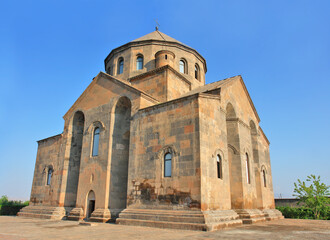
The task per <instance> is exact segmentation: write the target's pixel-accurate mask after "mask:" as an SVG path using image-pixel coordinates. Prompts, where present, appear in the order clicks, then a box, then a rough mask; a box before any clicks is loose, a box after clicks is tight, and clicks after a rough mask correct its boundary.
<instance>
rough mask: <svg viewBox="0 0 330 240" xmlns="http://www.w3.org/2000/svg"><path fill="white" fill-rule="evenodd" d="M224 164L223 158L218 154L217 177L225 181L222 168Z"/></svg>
mask: <svg viewBox="0 0 330 240" xmlns="http://www.w3.org/2000/svg"><path fill="white" fill-rule="evenodd" d="M222 166H223V163H222V158H221V156H220V154H217V177H218V178H219V179H223V174H222V168H223V167H222Z"/></svg>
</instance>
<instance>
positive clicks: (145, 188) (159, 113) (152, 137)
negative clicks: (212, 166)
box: [128, 96, 201, 209]
mask: <svg viewBox="0 0 330 240" xmlns="http://www.w3.org/2000/svg"><path fill="white" fill-rule="evenodd" d="M168 152H170V153H172V156H173V158H172V176H171V177H164V155H165V154H166V153H168ZM200 197H201V196H200V165H199V124H198V100H197V97H196V96H193V97H189V98H184V99H179V100H176V101H172V102H168V103H164V104H159V105H156V106H153V107H149V108H145V109H141V110H140V111H139V112H138V114H137V115H136V116H134V118H133V121H132V123H131V141H130V158H129V175H128V206H129V207H131V208H165V209H191V208H200Z"/></svg>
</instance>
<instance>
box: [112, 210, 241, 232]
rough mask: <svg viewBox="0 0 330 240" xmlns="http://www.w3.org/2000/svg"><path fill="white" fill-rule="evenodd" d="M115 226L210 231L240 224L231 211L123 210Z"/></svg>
mask: <svg viewBox="0 0 330 240" xmlns="http://www.w3.org/2000/svg"><path fill="white" fill-rule="evenodd" d="M116 223H117V224H124V225H134V226H145V227H157V228H171V229H184V230H197V231H212V230H216V229H220V228H224V227H229V226H233V225H239V224H242V220H240V219H239V216H238V215H237V214H236V213H235V212H234V211H231V210H228V211H216V212H212V213H211V212H208V213H207V214H206V215H205V214H203V212H201V211H198V210H158V209H157V210H156V209H125V210H124V211H123V212H121V213H120V214H119V218H117V220H116Z"/></svg>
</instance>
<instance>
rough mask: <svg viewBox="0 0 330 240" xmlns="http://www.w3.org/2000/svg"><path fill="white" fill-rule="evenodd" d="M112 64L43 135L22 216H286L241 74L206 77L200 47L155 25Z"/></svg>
mask: <svg viewBox="0 0 330 240" xmlns="http://www.w3.org/2000/svg"><path fill="white" fill-rule="evenodd" d="M104 65H105V72H100V73H99V74H98V75H97V76H96V77H94V79H93V81H92V82H91V83H90V85H89V86H88V87H87V88H86V90H85V91H84V92H83V93H82V94H81V96H80V97H79V98H78V99H77V101H76V102H75V103H74V104H73V105H72V107H71V108H70V109H69V110H68V111H67V113H66V114H65V115H64V117H63V118H64V121H65V124H64V130H63V133H61V134H59V135H56V136H53V137H49V138H46V139H42V140H40V141H38V153H37V159H36V164H35V171H34V177H33V184H32V191H31V199H30V205H29V206H27V207H25V208H23V209H22V210H21V211H20V212H19V213H18V215H19V216H25V217H39V218H48V219H68V220H80V221H82V220H85V221H97V222H111V221H116V223H118V224H127V225H140V226H152V227H167V228H175V229H191V230H216V229H220V228H223V227H227V226H232V225H239V224H244V223H254V222H257V221H262V220H272V219H278V218H282V215H281V213H280V212H279V211H277V210H275V209H274V207H275V205H274V193H273V183H272V174H271V165H270V157H269V141H268V139H267V137H266V135H265V134H264V132H263V131H262V129H261V127H260V126H259V122H260V119H259V116H258V113H257V111H256V109H255V107H254V105H253V102H252V100H251V98H250V95H249V93H248V91H247V89H246V86H245V84H244V82H243V79H242V77H241V76H235V77H231V78H227V79H224V80H221V81H217V82H213V83H210V84H205V73H206V71H207V66H206V61H205V59H204V58H203V56H202V55H201V54H200V53H198V52H197V51H196V50H195V49H193V48H191V47H189V46H187V45H185V44H184V43H181V42H179V41H177V40H176V39H174V38H172V37H169V36H168V35H166V34H164V33H162V32H160V31H158V29H157V30H156V31H154V32H152V33H149V34H147V35H145V36H143V37H140V38H138V39H136V40H133V41H131V42H129V43H126V44H124V45H122V46H120V47H117V48H115V49H113V50H112V51H111V52H110V54H109V55H108V56H107V57H106V58H105V60H104Z"/></svg>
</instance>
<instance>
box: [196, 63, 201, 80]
mask: <svg viewBox="0 0 330 240" xmlns="http://www.w3.org/2000/svg"><path fill="white" fill-rule="evenodd" d="M199 75H200V74H199V66H198V64H197V63H196V64H195V78H196V79H197V80H200V76H199Z"/></svg>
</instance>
